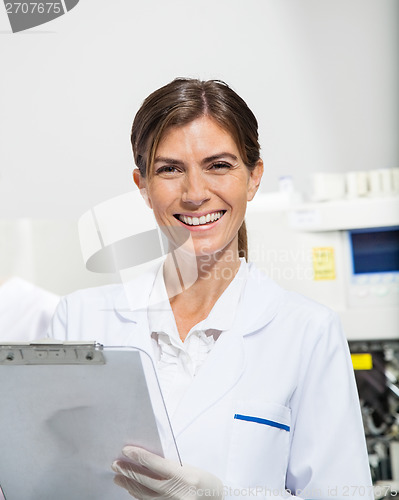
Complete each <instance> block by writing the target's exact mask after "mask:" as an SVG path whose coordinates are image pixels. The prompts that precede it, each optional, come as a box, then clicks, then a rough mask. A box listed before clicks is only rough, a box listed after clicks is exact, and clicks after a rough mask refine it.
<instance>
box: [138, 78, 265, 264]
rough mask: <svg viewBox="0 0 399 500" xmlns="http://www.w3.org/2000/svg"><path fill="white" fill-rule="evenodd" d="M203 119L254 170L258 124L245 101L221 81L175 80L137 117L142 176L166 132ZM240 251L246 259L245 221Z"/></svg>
mask: <svg viewBox="0 0 399 500" xmlns="http://www.w3.org/2000/svg"><path fill="white" fill-rule="evenodd" d="M201 116H209V117H211V118H212V119H214V120H215V121H216V122H217V123H218V124H219V125H220V126H221V127H222V128H223V129H224V130H226V131H228V132H229V133H230V134H231V135H232V137H233V138H234V140H235V142H236V144H237V147H238V150H239V151H240V155H241V158H242V159H243V160H244V163H245V165H246V167H247V168H248V170H250V171H252V170H253V169H254V168H255V166H256V164H257V162H258V160H259V159H260V146H259V142H258V122H257V120H256V118H255V116H254V114H253V113H252V111H251V110H250V109H249V107H248V106H247V104H246V103H245V101H244V100H243V99H242V98H241V97H240V96H239V95H238V94H236V92H234V90H232V89H231V88H230V87H229V86H228V85H227V84H226V83H224V82H222V81H220V80H208V81H201V80H196V79H189V78H176V79H175V80H173V81H172V82H170V83H168V84H167V85H165V86H164V87H161V88H160V89H158V90H156V91H155V92H153V93H152V94H150V95H149V96H148V97H147V98H146V99H145V101H144V102H143V104H142V106H141V107H140V109H139V110H138V112H137V114H136V116H135V118H134V121H133V127H132V135H131V141H132V147H133V155H134V160H135V162H136V165H137V167H138V169H139V170H140V174H141V175H142V176H143V177H146V176H147V175H151V172H152V166H153V163H154V158H155V153H156V150H157V148H158V145H159V142H160V140H161V138H162V136H163V134H164V133H165V132H166V130H168V129H169V128H171V127H173V126H178V125H186V124H188V123H190V122H192V121H194V120H196V119H197V118H200V117H201ZM238 252H239V256H240V257H245V259H247V256H248V243H247V231H246V227H245V221H243V223H242V225H241V227H240V229H239V231H238Z"/></svg>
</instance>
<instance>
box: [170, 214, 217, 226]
mask: <svg viewBox="0 0 399 500" xmlns="http://www.w3.org/2000/svg"><path fill="white" fill-rule="evenodd" d="M225 213H226V210H220V211H218V212H209V213H207V214H205V215H201V216H199V217H197V216H190V215H184V214H175V215H174V217H175V218H176V219H178V220H179V221H180V222H183V224H185V225H186V226H206V225H207V224H212V222H216V221H217V220H219V219H220V218H221V217H223V215H224V214H225Z"/></svg>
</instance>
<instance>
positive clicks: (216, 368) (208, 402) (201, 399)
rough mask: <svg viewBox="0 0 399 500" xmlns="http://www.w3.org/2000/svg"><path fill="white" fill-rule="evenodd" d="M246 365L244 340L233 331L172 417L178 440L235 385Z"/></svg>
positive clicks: (213, 353)
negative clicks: (187, 428) (197, 418)
mask: <svg viewBox="0 0 399 500" xmlns="http://www.w3.org/2000/svg"><path fill="white" fill-rule="evenodd" d="M244 366H245V355H244V345H243V338H242V335H240V333H239V332H238V331H237V329H236V328H233V329H232V330H230V331H226V332H224V333H223V334H222V335H221V337H220V338H219V339H218V341H217V342H216V344H215V346H214V348H213V349H212V351H211V353H210V354H209V357H208V359H207V360H206V361H205V363H204V364H203V366H202V367H201V369H200V370H199V372H198V374H197V376H196V377H195V378H194V380H193V382H192V384H191V385H190V387H189V389H188V391H187V392H186V394H185V395H184V397H183V399H182V401H181V402H180V404H179V406H178V407H177V409H176V412H175V414H174V415H173V416H172V426H173V430H174V432H175V435H176V437H178V436H179V434H180V433H181V432H183V431H184V429H185V428H186V427H187V426H189V425H190V423H191V422H192V421H193V420H195V419H196V417H198V416H199V415H200V414H201V413H202V412H203V411H205V410H206V409H207V408H209V407H211V406H212V405H214V404H215V403H216V402H217V401H218V400H219V399H220V398H222V397H223V396H224V395H225V394H226V393H227V392H228V391H230V390H231V389H232V388H233V387H234V386H235V384H236V383H237V382H238V380H239V379H240V377H241V375H242V373H243V371H244Z"/></svg>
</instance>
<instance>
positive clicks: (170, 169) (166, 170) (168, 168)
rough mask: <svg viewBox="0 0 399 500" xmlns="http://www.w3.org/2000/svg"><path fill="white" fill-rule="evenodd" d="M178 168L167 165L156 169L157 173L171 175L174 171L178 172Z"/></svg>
mask: <svg viewBox="0 0 399 500" xmlns="http://www.w3.org/2000/svg"><path fill="white" fill-rule="evenodd" d="M177 172H178V170H177V168H176V167H174V166H173V165H165V166H163V167H159V168H158V169H157V170H156V172H155V173H156V174H164V175H165V174H166V175H171V174H174V173H177Z"/></svg>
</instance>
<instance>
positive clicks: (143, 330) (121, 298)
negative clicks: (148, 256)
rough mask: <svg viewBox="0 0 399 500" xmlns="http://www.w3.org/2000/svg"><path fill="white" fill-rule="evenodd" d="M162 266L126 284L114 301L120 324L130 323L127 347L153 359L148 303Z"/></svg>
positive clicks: (151, 267)
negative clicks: (134, 348)
mask: <svg viewBox="0 0 399 500" xmlns="http://www.w3.org/2000/svg"><path fill="white" fill-rule="evenodd" d="M160 265H161V264H160V263H159V262H158V261H157V262H156V263H155V264H153V265H152V266H150V267H148V268H147V269H146V270H145V272H143V273H142V274H140V275H139V276H137V277H136V278H135V279H134V280H131V281H129V282H126V283H124V284H123V285H122V286H121V289H120V291H119V293H118V294H117V295H116V297H115V300H114V312H115V315H116V316H117V318H118V319H119V321H120V323H121V324H123V323H129V328H128V329H124V330H125V331H127V332H128V333H127V335H125V336H124V339H123V341H124V343H125V345H129V346H132V347H137V348H139V349H142V350H144V351H146V352H147V353H148V354H150V356H151V357H153V348H152V345H151V336H150V331H149V324H148V302H149V296H150V293H151V290H152V287H153V284H154V280H155V276H156V273H157V271H158V269H159V266H160Z"/></svg>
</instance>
